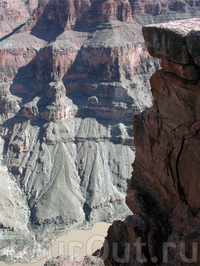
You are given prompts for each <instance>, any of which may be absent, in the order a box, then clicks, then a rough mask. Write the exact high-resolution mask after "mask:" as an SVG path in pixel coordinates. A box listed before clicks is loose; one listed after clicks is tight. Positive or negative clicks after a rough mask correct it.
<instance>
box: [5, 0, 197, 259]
mask: <svg viewBox="0 0 200 266" xmlns="http://www.w3.org/2000/svg"><path fill="white" fill-rule="evenodd" d="M137 3H138V5H140V2H137ZM143 3H144V1H143V2H142V4H143ZM173 3H174V2H173ZM142 4H141V5H142ZM150 4H152V3H150ZM134 5H136V1H128V0H107V1H105V0H102V1H97V0H95V1H94V0H82V1H78V0H70V1H69V0H68V1H57V0H51V1H47V0H44V1H43V0H39V1H38V2H37V1H34V0H30V1H27V2H24V1H21V2H20V1H17V2H16V1H3V2H2V3H1V5H0V12H1V14H2V15H1V24H0V34H1V36H2V37H1V39H0V41H1V42H0V58H1V60H0V111H1V114H0V132H1V137H2V138H3V139H4V141H5V144H4V148H3V153H4V159H5V162H6V164H7V167H8V169H9V170H10V171H11V172H12V174H13V175H14V181H13V182H15V184H17V185H18V187H19V189H20V190H22V191H23V193H25V195H26V196H25V198H26V200H27V202H28V207H29V210H30V215H29V216H27V217H29V218H27V219H29V223H28V228H29V230H30V231H29V233H30V234H33V235H34V234H35V235H36V238H37V241H38V243H39V244H41V245H43V249H45V248H46V247H48V245H49V244H50V242H51V239H52V238H53V236H55V235H58V234H59V233H60V232H62V233H64V232H66V231H67V230H71V229H74V228H76V227H77V226H79V227H83V226H88V225H92V224H94V223H96V222H99V221H112V220H114V219H117V218H121V217H124V216H126V215H127V214H128V213H129V209H128V208H127V206H126V205H125V203H124V196H125V194H126V191H127V183H128V181H129V177H130V174H131V163H132V161H133V159H134V154H135V148H134V142H133V135H132V119H133V117H134V115H135V114H137V113H139V112H141V111H143V110H145V109H146V108H149V107H150V106H151V105H152V96H151V93H150V86H149V82H148V81H149V77H150V75H151V74H152V73H153V72H155V71H156V70H157V69H158V68H159V67H160V63H159V59H155V58H152V57H151V56H150V55H149V53H148V52H147V49H146V47H145V45H144V41H143V38H142V35H141V26H140V25H139V24H138V23H137V22H136V21H135V20H134V19H133V18H132V15H134V14H135V13H134V12H136V11H134V10H136V9H135V8H134ZM171 5H172V4H171ZM187 5H192V4H191V3H190V4H189V2H188V3H187ZM180 6H181V4H180ZM180 6H179V4H174V9H173V8H172V9H173V10H172V11H173V12H176V13H180V12H182V11H181V10H182V9H181V8H180ZM150 9H151V8H150ZM169 10H170V9H169ZM191 10H193V13H191V14H192V15H195V14H196V15H197V14H198V1H195V5H194V6H193V7H192V9H191ZM147 11H148V9H146V11H144V13H145V14H146V15H145V16H143V15H144V14H143V13H142V14H141V18H142V17H143V18H144V21H145V17H148V12H147ZM172 11H169V12H168V13H166V14H168V15H167V16H168V18H169V17H170V15H172V14H173V12H172ZM183 13H184V14H189V13H188V12H183ZM181 14H182V13H181ZM191 14H190V15H189V16H191ZM152 15H154V14H153V13H152ZM134 16H135V15H134ZM135 19H137V18H136V17H135ZM153 20H154V18H153ZM137 21H139V22H140V23H141V20H140V19H137ZM144 21H143V22H144ZM141 24H142V23H141ZM168 61H169V60H168ZM168 61H165V62H164V61H163V64H167V67H168V68H172V65H170V62H168ZM187 69H188V70H187ZM187 69H186V70H184V69H183V70H182V68H180V69H179V70H176V71H179V72H180V71H181V73H182V72H183V75H189V76H190V74H188V73H189V72H188V71H189V69H190V73H191V72H192V73H193V75H194V76H195V75H198V71H199V70H198V68H197V67H194V66H193V67H187ZM184 73H185V74H184ZM195 73H196V74H195ZM24 204H25V200H24ZM2 215H6V214H4V211H3V214H2ZM27 215H28V214H27ZM4 227H6V228H7V229H6V234H5V235H7V232H8V231H9V230H10V229H9V228H10V227H9V224H8V226H7V225H6V224H4ZM66 228H67V229H66ZM50 229H51V233H49V231H48V230H50ZM65 229H66V231H62V230H65ZM27 230H28V229H27ZM14 234H15V232H14V233H13V237H14ZM4 240H5V241H6V238H5V239H4ZM5 243H6V242H5ZM34 243H35V242H34ZM10 250H13V247H10V248H9V247H8V248H7V249H1V253H0V256H1V258H2V259H4V260H7V261H9V260H15V259H18V260H20V259H22V260H23V256H24V253H23V252H21V251H20V252H21V253H19V250H16V249H14V250H16V253H15V254H14V253H12V256H11V255H10V254H11V252H10ZM19 254H20V255H19ZM26 259H27V260H28V257H27V258H26Z"/></svg>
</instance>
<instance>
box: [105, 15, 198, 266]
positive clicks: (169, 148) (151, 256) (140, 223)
mask: <svg viewBox="0 0 200 266" xmlns="http://www.w3.org/2000/svg"><path fill="white" fill-rule="evenodd" d="M181 24H182V25H184V26H180V27H177V23H174V22H171V23H169V24H168V25H166V24H161V25H157V26H155V25H152V26H148V27H144V28H143V32H144V37H145V41H146V45H147V48H148V50H149V51H150V52H151V54H152V55H154V56H157V57H159V58H162V60H163V63H162V67H163V69H161V70H158V71H156V72H155V73H154V74H153V76H152V77H151V79H150V83H151V91H152V94H153V98H154V102H153V107H152V108H150V109H148V110H146V111H145V112H143V113H141V114H138V115H136V116H135V118H134V139H135V147H136V157H135V161H134V163H133V170H134V171H133V172H132V177H131V180H130V182H129V187H128V195H127V197H126V203H127V205H128V206H129V208H130V209H131V211H132V212H133V213H134V215H132V216H128V217H127V218H126V219H125V220H124V221H115V222H114V223H113V225H112V226H111V227H110V228H109V231H108V235H107V237H106V242H105V245H104V248H103V249H102V252H105V251H106V250H109V254H108V256H107V257H106V260H105V265H146V263H147V264H148V265H155V263H157V265H166V263H167V265H199V261H200V257H199V251H200V249H199V243H200V232H199V218H200V212H199V206H200V197H199V182H200V176H199V163H198V162H199V141H200V139H199V128H200V127H199V126H200V121H199V119H200V108H199V106H200V90H199V89H200V86H199V83H200V82H199V79H200V76H199V75H198V76H196V79H194V77H192V78H188V79H187V76H188V75H189V73H190V68H195V69H196V70H199V69H198V68H199V67H198V66H197V65H195V64H194V63H193V64H191V62H194V61H193V60H195V57H196V56H197V55H196V54H195V57H194V58H193V53H191V52H190V51H192V45H193V44H192V41H193V43H194V46H195V45H196V39H195V38H194V39H192V38H191V34H190V31H191V32H192V36H194V35H195V34H194V32H195V28H196V27H197V28H196V29H198V28H199V25H200V22H199V20H194V19H191V20H185V21H182V22H181ZM192 25H193V27H192ZM187 28H188V30H187ZM181 29H182V30H181ZM180 31H182V32H183V35H184V40H185V43H184V45H185V47H184V51H185V54H188V55H190V58H191V60H190V61H185V64H184V65H183V60H182V58H183V57H181V56H180V57H179V59H180V62H177V61H178V57H174V56H172V54H174V53H175V50H173V49H176V48H177V49H179V51H181V49H182V47H183V41H182V39H181V38H179V37H180ZM158 32H159V38H157V40H156V42H154V46H153V45H152V38H151V37H152V35H151V34H152V33H153V34H154V35H156V34H157V33H158ZM185 32H187V34H185ZM166 36H168V38H166ZM172 36H173V38H174V40H175V41H176V42H175V43H174V46H173V45H172V44H173V41H172ZM163 40H165V41H163ZM177 40H180V43H179V45H178V41H177ZM186 40H189V42H188V43H189V45H187V43H186ZM163 43H165V45H166V46H164V47H167V48H168V49H169V50H168V52H166V50H165V49H164V48H163ZM173 47H174V48H173ZM162 49H163V55H162ZM177 54H178V53H177ZM179 55H180V54H179ZM166 56H167V59H168V60H171V62H170V61H166ZM189 63H190V64H189ZM169 64H170V67H169ZM180 64H181V67H182V70H183V69H184V71H186V73H184V75H183V73H182V72H181V71H182V70H181V71H180V72H181V75H180V76H184V77H180V76H179V75H178V74H179V73H180V72H179V70H180ZM165 66H167V67H166V69H165ZM174 69H176V71H174ZM139 241H140V242H142V245H143V246H142V247H141V246H140V248H141V252H139V251H138V250H137V249H136V247H135V243H136V242H138V243H139ZM116 243H117V248H116V247H115V245H116ZM164 243H168V244H170V245H171V247H170V248H168V250H167V253H165V252H164V251H166V249H165V248H164ZM195 245H197V246H196V247H195Z"/></svg>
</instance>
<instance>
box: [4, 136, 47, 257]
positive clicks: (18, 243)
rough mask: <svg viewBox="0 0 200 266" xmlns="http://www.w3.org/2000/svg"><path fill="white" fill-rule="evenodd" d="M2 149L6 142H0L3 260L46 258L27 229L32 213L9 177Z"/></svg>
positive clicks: (23, 195)
mask: <svg viewBox="0 0 200 266" xmlns="http://www.w3.org/2000/svg"><path fill="white" fill-rule="evenodd" d="M3 147H4V141H3V139H2V138H0V162H1V163H0V183H1V187H0V207H1V212H0V237H1V241H0V257H1V258H6V257H9V259H10V261H12V260H15V259H16V258H15V253H18V254H20V253H21V254H20V256H21V258H23V262H27V261H29V260H30V258H32V259H33V258H35V257H38V256H43V255H44V251H43V250H42V247H41V246H40V245H39V244H38V243H37V242H36V240H35V236H34V235H33V234H32V233H31V232H30V231H29V229H28V226H27V224H28V221H29V216H30V212H29V208H28V206H27V203H26V196H25V194H24V193H22V191H21V190H20V189H19V187H18V186H17V185H16V183H15V182H14V177H12V175H11V174H10V173H8V168H7V166H6V162H5V159H4V158H3ZM13 250H15V252H13Z"/></svg>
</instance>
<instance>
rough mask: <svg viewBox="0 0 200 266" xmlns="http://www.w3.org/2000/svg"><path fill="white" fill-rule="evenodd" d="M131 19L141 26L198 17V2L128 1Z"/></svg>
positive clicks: (181, 0) (189, 0) (176, 0)
mask: <svg viewBox="0 0 200 266" xmlns="http://www.w3.org/2000/svg"><path fill="white" fill-rule="evenodd" d="M130 4H131V8H132V15H133V19H134V20H136V21H137V22H138V23H140V24H141V25H148V24H151V23H161V22H164V21H166V22H167V21H170V20H176V19H186V18H194V17H199V12H200V1H199V0H195V1H191V0H170V1H165V0H148V1H146V0H130Z"/></svg>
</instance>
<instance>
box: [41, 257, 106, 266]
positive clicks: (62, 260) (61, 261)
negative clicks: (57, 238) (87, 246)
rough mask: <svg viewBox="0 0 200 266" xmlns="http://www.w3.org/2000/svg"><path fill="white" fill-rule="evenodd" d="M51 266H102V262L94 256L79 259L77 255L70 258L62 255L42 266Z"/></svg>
mask: <svg viewBox="0 0 200 266" xmlns="http://www.w3.org/2000/svg"><path fill="white" fill-rule="evenodd" d="M53 265H54V266H72V265H79V266H81V265H85V266H91V265H98V266H104V262H103V260H102V259H100V258H98V257H94V256H86V257H79V256H78V255H72V256H69V255H66V256H64V255H62V256H58V257H56V258H52V259H50V260H48V261H47V262H46V263H45V264H44V266H53Z"/></svg>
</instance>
